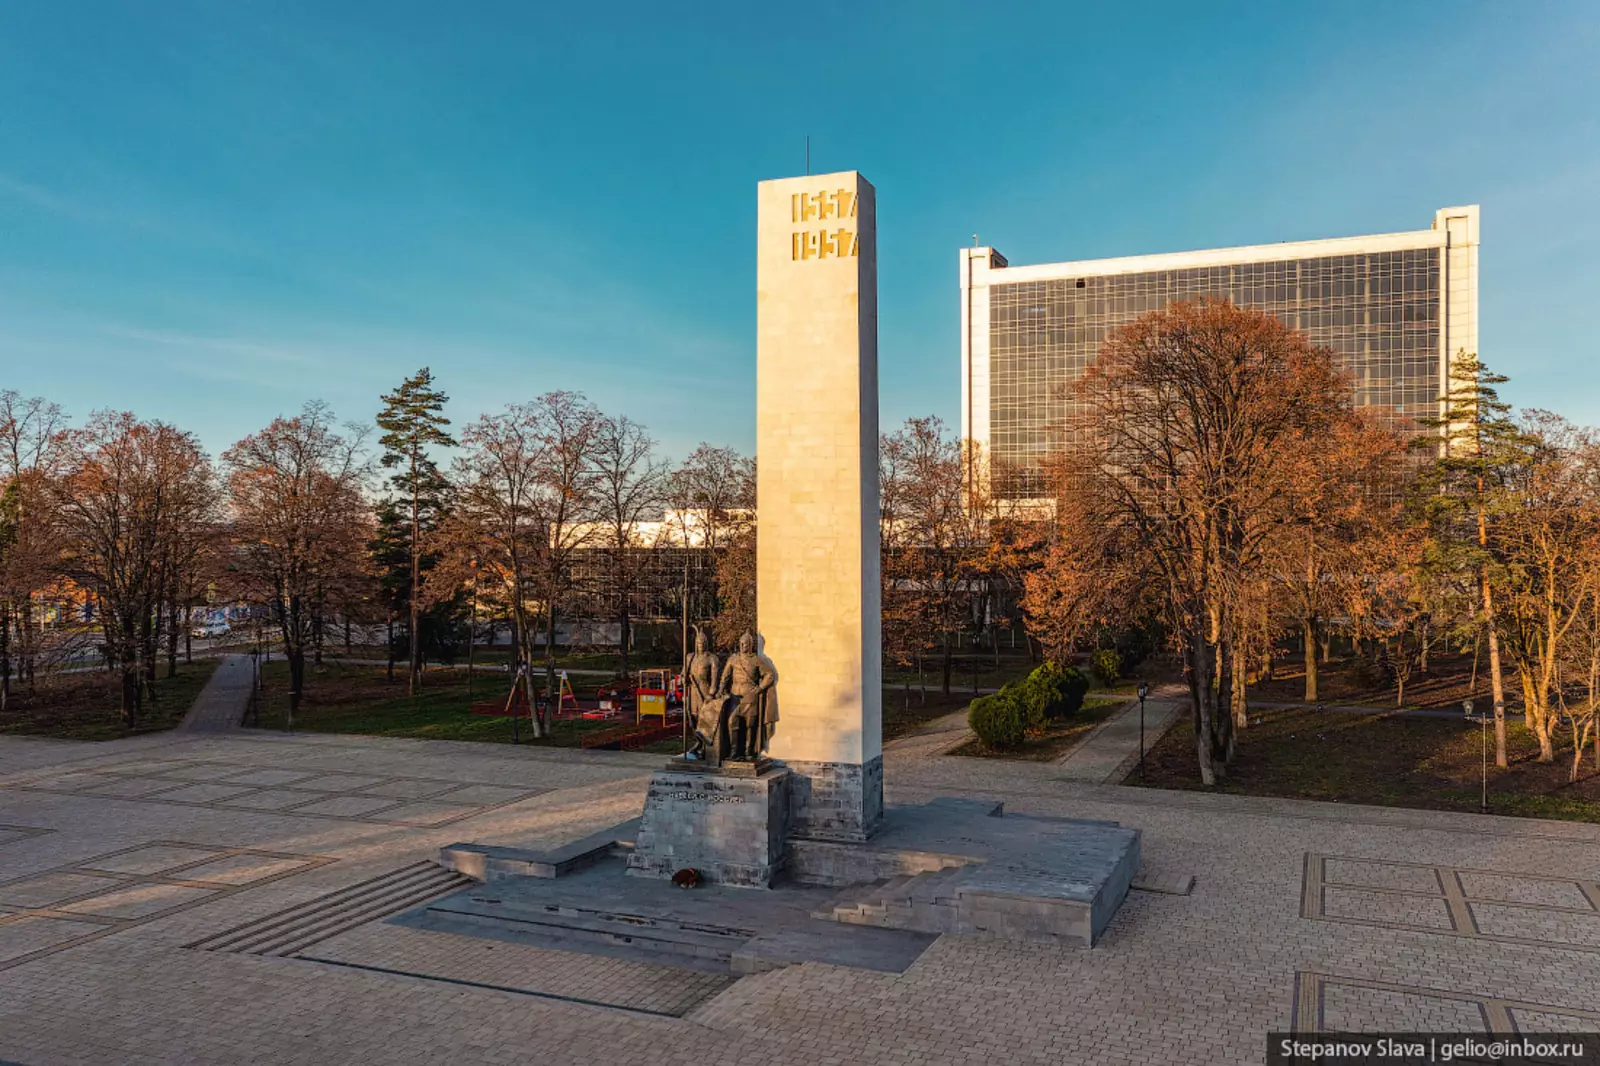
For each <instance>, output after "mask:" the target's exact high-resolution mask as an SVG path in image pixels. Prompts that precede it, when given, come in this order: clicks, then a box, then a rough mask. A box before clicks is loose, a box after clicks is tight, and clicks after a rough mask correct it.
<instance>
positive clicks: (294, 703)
mask: <svg viewBox="0 0 1600 1066" xmlns="http://www.w3.org/2000/svg"><path fill="white" fill-rule="evenodd" d="M284 651H285V653H286V654H287V657H288V659H289V717H288V720H287V721H286V722H285V723H284V728H285V729H287V730H288V731H289V732H291V733H292V732H294V715H295V712H296V711H298V710H299V709H300V700H301V698H302V697H303V696H304V695H305V683H306V650H305V648H303V647H301V646H300V644H299V643H298V642H296V643H295V644H294V646H293V647H290V646H289V645H288V642H285V645H284Z"/></svg>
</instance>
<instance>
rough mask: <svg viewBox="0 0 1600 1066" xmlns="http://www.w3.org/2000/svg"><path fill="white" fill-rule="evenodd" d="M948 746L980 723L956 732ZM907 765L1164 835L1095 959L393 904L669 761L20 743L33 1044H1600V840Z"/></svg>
mask: <svg viewBox="0 0 1600 1066" xmlns="http://www.w3.org/2000/svg"><path fill="white" fill-rule="evenodd" d="M944 739H946V740H948V739H949V738H944ZM947 746H948V745H947V744H945V743H943V742H942V741H941V742H929V741H928V740H925V739H919V738H917V737H912V738H908V739H907V740H905V741H901V742H896V743H894V744H890V745H887V746H886V748H885V782H886V793H887V798H888V801H889V802H890V803H921V802H926V801H928V800H931V799H934V798H935V797H938V796H941V795H967V796H975V797H982V798H990V799H997V800H1003V801H1004V802H1005V804H1006V808H1007V810H1008V811H1011V812H1016V813H1028V814H1041V815H1052V816H1070V817H1084V818H1103V819H1113V820H1116V821H1118V822H1120V823H1122V824H1123V825H1127V826H1132V827H1137V828H1140V829H1142V830H1143V831H1144V842H1143V851H1144V858H1145V873H1146V877H1147V883H1159V882H1160V881H1161V880H1162V879H1163V878H1172V877H1181V875H1185V874H1192V875H1193V876H1194V878H1195V882H1194V888H1193V891H1192V893H1191V894H1189V895H1174V894H1168V893H1159V892H1144V891H1136V892H1133V893H1132V894H1130V896H1129V898H1128V901H1127V902H1126V904H1124V906H1123V907H1122V909H1121V911H1120V912H1119V913H1118V914H1117V916H1116V918H1115V920H1114V922H1113V923H1112V925H1111V927H1110V929H1109V931H1108V932H1107V934H1106V935H1105V937H1104V939H1103V940H1102V941H1101V942H1100V943H1099V945H1098V946H1096V947H1095V948H1093V949H1092V950H1081V949H1079V950H1074V949H1068V948H1059V947H1048V946H1041V945H1031V944H1023V943H1015V942H1008V941H1004V940H995V939H979V938H972V937H960V936H945V937H942V938H940V939H939V940H937V941H936V942H935V943H933V945H932V946H931V947H929V948H928V950H926V951H925V952H924V953H923V954H922V955H921V956H920V957H919V958H917V960H916V961H915V962H914V963H913V964H912V965H911V966H910V967H909V968H908V969H907V970H906V971H905V972H904V973H898V974H896V973H880V972H872V971H866V970H857V969H845V968H839V967H833V966H828V965H822V964H814V963H807V964H804V965H800V966H795V967H790V968H787V969H781V970H776V971H772V972H768V973H761V974H757V975H754V976H748V977H742V978H736V977H734V976H733V975H728V974H717V973H700V972H692V971H687V970H679V969H673V968H668V967H662V966H653V965H647V964H643V963H640V962H636V961H632V960H629V959H626V958H611V957H604V956H595V955H586V954H576V953H569V952H564V951H554V950H549V949H546V948H541V947H535V946H531V945H525V944H516V943H507V942H502V941H493V940H486V939H477V938H470V937H461V936H455V935H451V934H447V933H440V932H435V931H430V930H426V929H418V928H414V927H408V926H406V925H404V924H397V923H390V922H388V921H385V920H383V917H384V916H385V915H389V914H392V913H394V912H395V909H396V908H401V909H403V908H406V907H410V906H414V905H417V904H420V903H422V902H425V901H427V900H430V899H434V898H437V897H438V896H439V895H440V894H442V893H447V892H450V891H452V890H454V889H456V888H457V887H459V885H460V884H461V881H460V879H459V878H457V877H456V876H455V875H453V874H449V873H447V872H446V871H442V870H440V869H439V868H437V867H436V866H434V865H433V863H432V862H431V860H432V859H433V858H434V857H435V856H436V854H437V852H438V849H439V847H440V846H441V845H444V844H449V843H452V842H455V841H461V840H472V841H479V842H486V843H501V844H509V845H518V846H525V847H540V846H553V845H555V844H559V843H561V842H564V841H567V840H570V839H573V838H576V837H579V836H583V835H585V834H587V833H591V832H594V831H597V830H600V829H603V828H605V827H607V826H610V825H613V824H615V823H617V822H620V821H622V820H624V819H626V818H629V817H634V816H636V815H637V814H638V813H639V808H640V804H641V802H642V799H643V795H644V790H645V786H646V783H647V781H648V777H649V774H650V771H651V770H653V769H655V768H657V767H658V766H659V764H660V761H661V760H660V757H659V756H647V755H633V754H623V753H580V752H575V751H562V752H558V751H549V750H534V749H529V748H511V747H509V746H504V745H476V744H461V743H448V742H427V741H407V740H389V739H368V738H358V737H330V736H292V737H289V736H281V735H276V734H267V733H257V732H251V731H244V732H215V733H213V732H187V733H171V734H165V735H157V736H148V737H140V738H135V739H132V740H127V741H117V742H113V743H106V744H98V745H94V744H75V743H66V742H53V741H41V740H25V739H12V738H6V739H3V740H0V1060H4V1061H10V1062H18V1063H26V1064H30V1066H46V1064H52V1063H102V1062H103V1063H147V1062H148V1063H155V1062H161V1063H169V1062H218V1063H239V1062H256V1061H259V1062H263V1063H269V1062H270V1063H297V1062H304V1063H326V1062H419V1063H420V1062H439V1061H446V1060H448V1061H463V1062H479V1061H481V1062H520V1061H528V1062H596V1063H639V1064H647V1063H648V1064H655V1063H694V1064H707V1063H728V1064H734V1063H748V1062H755V1061H760V1062H783V1063H786V1062H794V1063H806V1064H808V1066H817V1064H830V1063H837V1064H853V1063H862V1062H906V1063H912V1062H918V1063H920V1062H1007V1063H1009V1062H1040V1063H1060V1062H1118V1063H1120V1062H1135V1063H1138V1062H1148V1063H1169V1062H1183V1063H1222V1062H1260V1061H1262V1060H1263V1058H1264V1039H1263V1036H1264V1033H1265V1032H1266V1031H1267V1030H1269V1029H1280V1028H1286V1027H1289V1026H1291V1025H1292V1026H1296V1027H1299V1028H1301V1029H1306V1030H1313V1029H1330V1030H1331V1029H1377V1028H1409V1029H1419V1028H1420V1029H1426V1028H1443V1029H1488V1028H1493V1029H1499V1030H1508V1029H1511V1028H1513V1027H1516V1028H1521V1029H1523V1030H1534V1029H1539V1030H1548V1029H1562V1028H1575V1029H1595V1028H1600V1000H1597V999H1596V997H1595V994H1594V993H1595V990H1596V989H1597V988H1600V826H1593V825H1582V824H1573V823H1560V822H1539V821H1527V820H1513V819H1504V818H1483V817H1476V816H1471V815H1459V814H1449V813H1434V812H1421V811H1401V810H1387V809H1380V808H1368V807H1352V806H1340V805H1331V804H1316V803H1300V802H1292V801H1283V800H1259V799H1248V798H1241V797H1226V796H1207V795H1200V794H1194V793H1171V792H1156V791H1146V790H1138V789H1128V788H1122V787H1119V786H1112V785H1105V784H1099V783H1093V782H1090V781H1086V780H1082V779H1080V778H1074V777H1073V776H1072V774H1071V773H1070V772H1068V771H1067V770H1064V768H1063V766H1062V765H1052V764H1031V763H1020V762H1019V763H1012V762H1006V761H1001V760H994V759H965V758H954V757H946V756H941V755H938V754H937V751H938V750H939V749H940V748H943V747H947Z"/></svg>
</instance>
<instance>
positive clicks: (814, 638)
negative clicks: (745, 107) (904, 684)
mask: <svg viewBox="0 0 1600 1066" xmlns="http://www.w3.org/2000/svg"><path fill="white" fill-rule="evenodd" d="M757 200H758V228H757V232H758V237H757V253H756V462H757V530H758V533H757V552H758V555H757V610H758V612H759V622H758V628H759V630H760V634H761V637H762V639H763V642H764V647H763V650H764V651H765V653H766V655H767V656H768V657H769V658H771V659H772V661H773V662H774V663H775V664H776V666H777V668H778V673H779V676H780V682H779V684H778V693H779V697H778V711H779V719H778V724H777V729H776V731H775V733H774V735H773V738H772V743H771V747H770V752H769V753H770V754H771V755H772V757H773V758H776V759H781V760H782V761H783V762H784V763H785V764H786V765H787V766H788V767H789V768H790V769H791V770H792V771H793V772H794V774H793V777H792V779H791V785H790V792H791V797H792V799H791V807H790V816H791V826H792V832H793V833H794V834H796V835H799V836H810V837H817V838H828V839H841V840H861V839H865V838H866V837H867V836H869V835H870V834H871V833H872V831H873V830H874V829H876V828H877V825H878V823H879V821H880V820H881V819H882V817H883V710H882V695H883V667H882V661H883V660H882V654H881V642H882V629H881V625H880V611H881V602H880V600H881V590H880V586H879V555H878V256H877V225H876V220H877V216H876V194H875V191H874V190H873V187H872V185H871V184H870V183H869V182H868V181H867V180H866V179H865V178H863V177H862V176H861V175H860V174H858V173H856V172H855V171H844V172H842V173H837V174H818V175H813V176H808V177H803V178H783V179H780V180H776V181H764V182H761V184H760V186H759V191H758V193H757Z"/></svg>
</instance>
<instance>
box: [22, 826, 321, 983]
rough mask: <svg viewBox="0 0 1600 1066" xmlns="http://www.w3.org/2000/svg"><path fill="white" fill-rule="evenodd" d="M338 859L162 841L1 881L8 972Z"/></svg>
mask: <svg viewBox="0 0 1600 1066" xmlns="http://www.w3.org/2000/svg"><path fill="white" fill-rule="evenodd" d="M332 861H334V860H332V859H325V858H317V857H314V856H307V855H292V854H287V853H284V852H275V851H259V850H255V849H251V848H218V847H212V846H210V845H206V844H187V843H182V842H177V841H170V840H158V841H152V842H150V843H148V844H140V845H136V846H134V847H131V848H122V849H120V850H118V851H112V852H108V853H106V854H104V855H94V856H91V857H89V858H87V859H80V860H79V861H77V862H75V863H68V864H66V865H64V866H58V867H56V868H54V869H51V870H45V871H42V872H40V873H33V874H23V875H22V876H20V877H14V878H11V879H10V880H6V881H0V908H3V909H4V911H5V912H6V913H4V914H3V915H0V970H7V969H11V968H12V967H16V966H21V965H23V964H24V963H28V962H32V961H33V960H35V959H38V958H43V957H44V956H46V955H51V954H54V953H55V952H58V951H65V950H66V949H67V948H71V947H76V946H78V945H79V944H84V943H87V942H88V941H91V940H98V939H99V938H100V937H103V936H109V935H111V934H112V933H116V932H120V931H121V930H123V929H127V928H130V927H132V926H135V925H140V924H142V923H144V922H153V921H155V920H156V919H158V918H164V917H166V916H167V915H169V914H174V913H176V912H178V911H182V910H187V909H189V908H190V907H198V906H199V905H200V904H202V903H207V902H210V901H211V900H214V899H218V898H221V897H222V896H226V895H231V894H233V893H235V892H243V891H244V890H245V889H248V888H255V887H256V886H258V885H264V884H267V883H268V882H271V881H276V880H278V879H279V878H283V877H292V876H293V875H295V874H298V873H304V872H305V871H307V870H313V869H316V868H317V867H318V866H323V865H326V864H327V863H329V862H332Z"/></svg>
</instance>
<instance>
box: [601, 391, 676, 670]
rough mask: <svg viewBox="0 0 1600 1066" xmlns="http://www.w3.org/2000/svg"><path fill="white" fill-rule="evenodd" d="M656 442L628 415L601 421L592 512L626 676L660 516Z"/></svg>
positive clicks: (661, 482) (662, 474)
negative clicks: (652, 524) (637, 599)
mask: <svg viewBox="0 0 1600 1066" xmlns="http://www.w3.org/2000/svg"><path fill="white" fill-rule="evenodd" d="M654 452H655V441H653V440H651V439H650V435H649V433H647V432H646V431H645V428H644V427H643V426H641V425H639V424H638V423H637V422H634V421H633V420H632V419H630V418H628V417H627V416H625V415H624V416H620V417H605V418H602V419H600V422H599V426H598V429H597V431H596V433H595V446H594V469H595V479H594V496H595V504H594V513H595V521H596V522H597V523H598V524H599V525H600V527H601V536H602V537H603V543H604V548H605V553H606V570H607V576H608V586H609V587H608V589H607V593H608V595H611V596H614V597H616V612H617V613H616V619H617V647H618V651H619V653H620V655H621V657H622V673H623V674H624V675H626V674H627V673H628V654H629V651H630V649H631V646H632V643H633V597H634V593H635V591H636V590H637V589H638V587H639V583H640V580H641V579H642V577H643V574H644V572H645V568H646V565H647V560H646V559H645V555H646V553H647V552H648V551H649V550H650V549H651V547H652V545H651V544H650V543H649V542H648V541H647V540H646V538H645V537H644V534H643V526H644V523H645V521H646V520H647V519H650V518H652V517H655V516H658V515H659V514H660V513H661V509H662V506H663V503H664V502H665V499H666V480H667V467H666V464H665V463H663V462H661V461H660V460H658V459H657V458H656V457H655V454H654Z"/></svg>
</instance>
